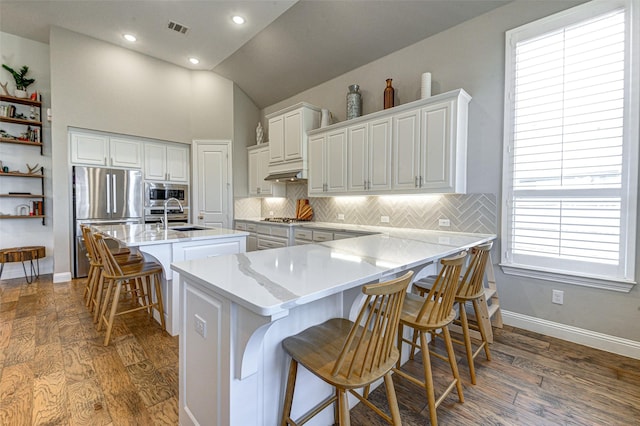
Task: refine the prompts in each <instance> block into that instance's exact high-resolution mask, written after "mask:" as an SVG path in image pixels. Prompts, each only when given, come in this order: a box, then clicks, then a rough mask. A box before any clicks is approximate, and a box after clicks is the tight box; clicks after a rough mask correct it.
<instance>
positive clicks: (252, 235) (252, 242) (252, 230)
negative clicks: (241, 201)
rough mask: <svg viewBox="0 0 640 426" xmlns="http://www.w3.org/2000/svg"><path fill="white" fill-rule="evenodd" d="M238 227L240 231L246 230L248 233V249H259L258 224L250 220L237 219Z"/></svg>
mask: <svg viewBox="0 0 640 426" xmlns="http://www.w3.org/2000/svg"><path fill="white" fill-rule="evenodd" d="M236 229H237V230H238V231H246V232H248V233H249V235H247V251H256V250H258V235H257V234H256V229H257V225H256V224H255V223H250V222H242V221H236Z"/></svg>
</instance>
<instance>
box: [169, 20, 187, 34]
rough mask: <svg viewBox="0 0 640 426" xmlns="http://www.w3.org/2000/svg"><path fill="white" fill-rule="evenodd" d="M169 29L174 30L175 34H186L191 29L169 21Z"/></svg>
mask: <svg viewBox="0 0 640 426" xmlns="http://www.w3.org/2000/svg"><path fill="white" fill-rule="evenodd" d="M167 28H169V29H170V30H173V31H175V32H178V33H180V34H186V33H187V31H189V27H187V26H184V25H182V24H178V23H177V22H175V21H169V24H168V25H167Z"/></svg>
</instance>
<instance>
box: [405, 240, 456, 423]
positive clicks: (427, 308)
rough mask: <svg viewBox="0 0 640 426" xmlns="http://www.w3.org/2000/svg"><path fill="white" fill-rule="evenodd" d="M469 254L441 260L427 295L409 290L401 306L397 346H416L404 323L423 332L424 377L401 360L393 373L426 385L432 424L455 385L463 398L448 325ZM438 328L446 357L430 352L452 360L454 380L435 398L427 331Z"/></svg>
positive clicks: (453, 312) (436, 421)
mask: <svg viewBox="0 0 640 426" xmlns="http://www.w3.org/2000/svg"><path fill="white" fill-rule="evenodd" d="M466 256H467V253H466V252H463V253H460V254H458V255H456V256H452V257H448V258H446V259H442V260H440V264H441V265H442V268H441V269H440V274H439V275H438V278H437V279H436V280H435V282H434V284H433V286H432V287H431V290H430V291H429V294H428V295H427V297H426V298H424V297H420V296H418V295H416V294H412V293H409V294H407V297H406V298H405V301H404V305H403V306H402V314H401V315H400V326H399V327H398V349H399V351H400V352H402V343H403V342H404V343H409V344H410V345H411V348H412V350H413V348H414V347H415V346H417V345H416V343H414V342H413V341H412V340H408V339H405V338H404V337H403V327H404V326H407V327H411V328H413V329H414V330H416V331H417V333H418V335H419V336H420V349H421V353H422V364H423V368H424V380H420V379H417V378H415V377H413V376H411V375H409V374H407V373H405V372H404V371H402V370H400V360H398V363H397V365H396V368H394V369H393V371H394V373H396V374H399V375H400V376H402V377H404V378H406V379H408V380H410V381H411V382H413V383H415V384H417V385H419V386H421V387H423V388H424V389H425V391H426V393H427V402H428V404H429V417H430V420H431V424H432V425H433V426H436V425H437V424H438V418H437V416H436V408H437V407H438V406H439V405H440V403H441V402H442V401H443V400H444V398H446V397H447V395H449V393H450V392H451V391H452V390H453V389H454V388H456V390H457V392H458V399H459V401H460V402H464V396H463V394H462V382H461V381H460V375H459V374H458V365H457V363H456V358H455V355H454V353H453V345H452V343H451V336H450V334H449V328H448V326H449V324H450V323H451V322H452V321H453V319H454V318H455V316H456V312H455V310H454V309H453V301H454V298H455V293H456V289H457V287H458V279H459V277H460V270H461V269H462V264H463V263H464V259H465V257H466ZM438 329H442V334H443V335H444V341H445V344H446V348H447V357H444V356H442V355H440V354H438V353H435V352H431V355H433V356H435V357H437V358H440V359H442V360H445V361H448V362H449V365H450V366H451V372H452V373H453V380H452V381H451V382H450V383H449V385H448V386H447V388H446V389H445V391H444V392H443V393H442V395H440V397H439V398H438V400H437V401H436V399H435V392H434V388H433V373H432V371H431V357H430V350H429V345H428V344H427V337H426V335H425V334H426V333H434V332H435V331H436V330H438Z"/></svg>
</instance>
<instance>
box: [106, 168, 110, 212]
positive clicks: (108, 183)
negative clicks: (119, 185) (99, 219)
mask: <svg viewBox="0 0 640 426" xmlns="http://www.w3.org/2000/svg"><path fill="white" fill-rule="evenodd" d="M110 177H111V176H110V173H107V213H111V180H110Z"/></svg>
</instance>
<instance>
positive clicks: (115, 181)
mask: <svg viewBox="0 0 640 426" xmlns="http://www.w3.org/2000/svg"><path fill="white" fill-rule="evenodd" d="M111 178H112V179H113V212H112V213H115V212H116V199H117V197H116V194H117V193H118V191H117V188H118V185H116V184H117V183H118V181H117V179H118V178H117V177H116V175H111Z"/></svg>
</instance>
